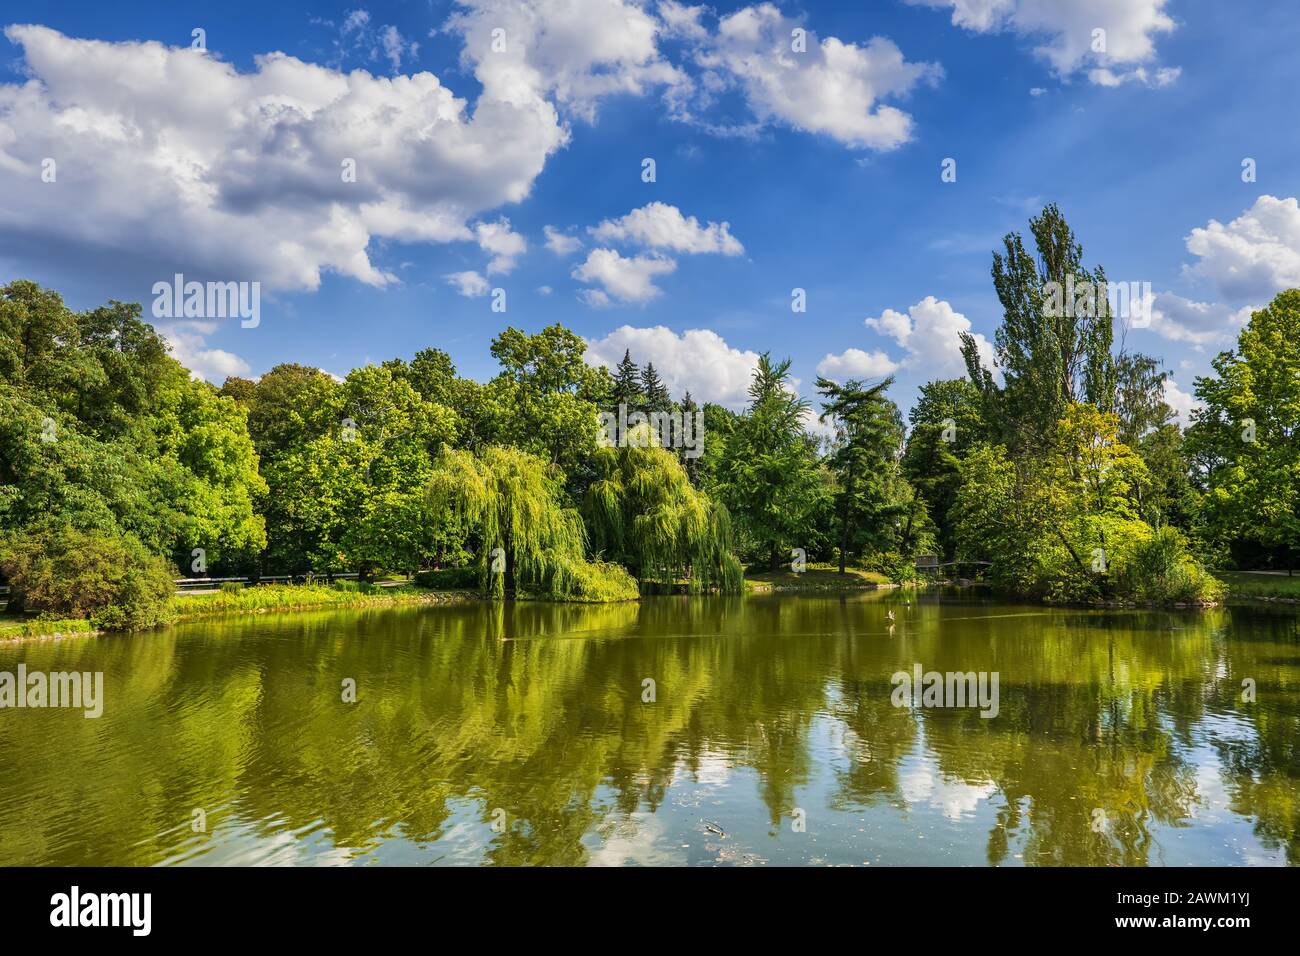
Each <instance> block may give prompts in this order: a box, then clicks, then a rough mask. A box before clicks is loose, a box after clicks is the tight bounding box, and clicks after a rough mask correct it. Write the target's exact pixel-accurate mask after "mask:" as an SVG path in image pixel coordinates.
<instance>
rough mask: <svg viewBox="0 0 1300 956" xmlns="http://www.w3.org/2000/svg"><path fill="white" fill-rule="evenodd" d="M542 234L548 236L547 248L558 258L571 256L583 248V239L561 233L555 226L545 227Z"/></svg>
mask: <svg viewBox="0 0 1300 956" xmlns="http://www.w3.org/2000/svg"><path fill="white" fill-rule="evenodd" d="M542 233H543V234H544V235H545V236H546V248H547V249H550V250H551V251H552V252H553V253H555V254H556V255H557V256H567V255H571V254H572V253H575V252H577V251H578V250H579V249H581V248H582V240H581V239H579V238H578V237H577V236H570V235H568V234H567V233H564V232H561V231H560V230H559V229H556V228H555V227H554V226H543V227H542Z"/></svg>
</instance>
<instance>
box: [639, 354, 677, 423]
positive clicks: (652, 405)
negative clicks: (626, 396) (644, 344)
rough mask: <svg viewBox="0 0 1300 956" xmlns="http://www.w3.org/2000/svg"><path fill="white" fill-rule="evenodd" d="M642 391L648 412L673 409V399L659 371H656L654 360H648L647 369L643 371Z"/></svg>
mask: <svg viewBox="0 0 1300 956" xmlns="http://www.w3.org/2000/svg"><path fill="white" fill-rule="evenodd" d="M641 392H642V394H643V395H644V396H645V410H646V411H647V412H670V411H672V409H673V400H672V398H670V397H669V395H668V388H667V386H665V385H664V383H663V381H662V380H661V379H660V378H659V373H658V372H656V371H655V366H654V362H647V363H646V366H645V371H643V372H642V373H641Z"/></svg>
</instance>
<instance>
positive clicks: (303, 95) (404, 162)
mask: <svg viewBox="0 0 1300 956" xmlns="http://www.w3.org/2000/svg"><path fill="white" fill-rule="evenodd" d="M5 35H6V36H7V37H8V38H9V40H10V41H12V42H13V43H16V44H17V45H19V46H20V47H21V48H22V53H23V60H24V65H25V69H26V72H27V75H28V77H29V79H28V80H27V81H26V82H23V83H18V84H15V83H8V84H3V85H0V173H2V175H0V233H4V234H7V235H9V236H15V235H17V236H21V237H22V242H21V244H18V243H17V242H16V241H14V240H10V241H8V242H5V241H4V240H0V243H4V244H3V245H0V255H8V256H9V257H10V258H14V259H16V260H19V261H21V260H23V259H24V258H25V257H28V256H30V257H33V258H39V257H42V256H45V255H47V254H48V253H47V250H48V249H50V248H57V249H59V250H60V254H61V255H62V256H63V257H64V261H65V264H70V265H75V263H68V261H67V260H68V259H70V258H77V257H79V259H80V261H81V262H84V263H86V265H87V267H88V268H91V267H95V266H96V264H97V263H99V262H101V261H102V260H104V259H105V254H106V252H107V251H110V250H111V251H112V252H113V255H114V257H115V258H114V260H113V261H114V262H115V263H118V262H121V261H124V260H128V261H129V264H130V265H131V266H133V267H134V269H135V274H134V275H133V276H132V281H136V282H139V283H140V284H141V285H142V286H144V285H146V284H147V283H149V282H150V281H151V280H152V279H153V278H157V277H159V276H168V275H170V274H172V273H173V272H184V273H185V274H186V275H187V277H191V276H192V277H193V278H195V279H200V280H202V279H209V278H211V279H222V280H230V279H237V280H258V281H261V282H262V284H263V285H264V286H265V287H267V288H269V289H290V290H300V289H315V288H317V286H318V285H319V283H320V278H321V273H322V272H323V271H333V272H337V273H339V274H342V275H345V276H349V277H351V278H354V279H357V280H359V281H361V282H364V283H368V284H370V285H376V286H381V285H385V284H387V283H390V282H393V281H395V278H394V276H393V275H392V274H391V273H389V272H388V271H386V270H385V269H383V268H382V267H380V266H378V265H376V264H375V262H374V261H373V260H372V258H371V254H372V247H371V240H372V239H373V238H376V237H378V238H393V239H402V240H419V241H436V242H448V241H453V240H462V241H468V240H472V239H473V238H474V235H473V233H472V232H471V231H470V229H469V228H468V226H467V222H468V221H469V219H470V218H471V217H473V216H474V215H475V214H477V213H480V212H482V211H484V210H487V209H491V208H494V207H497V206H499V205H502V204H504V203H507V202H516V201H519V200H521V199H523V198H524V197H526V196H527V194H528V192H529V190H530V188H531V186H532V182H533V180H534V179H535V177H536V176H537V175H538V173H540V172H541V170H542V167H543V165H544V164H545V162H546V159H547V157H548V156H549V155H550V154H551V153H553V152H554V151H555V150H556V149H558V148H560V146H562V145H563V144H564V143H565V142H566V141H567V135H568V134H567V132H566V130H565V129H564V127H563V125H562V124H561V123H560V121H559V119H558V117H557V115H556V112H555V109H554V107H552V106H551V105H550V103H548V102H547V101H546V100H545V99H543V98H541V97H540V96H537V95H525V93H523V92H520V91H513V92H511V93H510V94H509V95H503V94H502V93H501V91H499V90H496V89H494V88H488V87H486V86H485V89H484V91H483V93H482V94H481V95H480V96H479V97H478V99H477V101H476V102H475V103H474V104H473V106H472V107H471V106H470V104H469V103H467V102H466V100H464V99H460V98H458V97H456V96H455V95H454V94H453V93H452V91H451V90H449V89H448V88H447V87H446V86H444V85H443V84H442V83H441V82H440V81H439V79H438V78H437V77H436V76H434V75H433V74H431V73H417V74H415V75H413V76H395V77H391V78H388V77H380V76H373V75H371V74H370V73H368V72H366V71H364V70H353V71H351V72H348V73H342V72H339V71H337V70H334V69H330V68H327V67H322V66H318V65H314V64H310V63H305V62H303V61H301V60H298V59H295V58H294V57H291V56H287V55H285V54H283V53H268V54H265V55H263V56H259V57H257V58H256V59H255V63H256V67H255V69H254V70H252V71H251V72H240V71H239V70H237V69H235V68H234V67H233V66H231V65H230V64H228V63H223V62H221V61H220V60H219V59H217V58H216V56H215V55H212V54H205V53H203V52H201V51H197V50H193V49H190V48H188V47H184V48H175V47H167V46H164V45H163V44H161V43H157V42H152V41H150V42H143V43H137V42H120V43H117V42H104V41H97V40H78V39H73V38H70V37H67V36H64V35H63V34H61V33H59V32H57V31H55V30H51V29H48V28H46V27H41V26H21V25H19V26H10V27H8V28H7V29H6V30H5ZM46 158H52V159H54V160H55V162H56V164H57V179H56V181H55V182H52V183H43V182H42V181H41V179H40V173H41V170H42V162H43V160H44V159H46ZM350 168H354V169H355V177H354V178H355V181H348V179H349V178H350V175H349V169H350ZM115 268H116V266H115Z"/></svg>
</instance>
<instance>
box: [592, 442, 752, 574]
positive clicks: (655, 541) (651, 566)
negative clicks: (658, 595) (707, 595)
mask: <svg viewBox="0 0 1300 956" xmlns="http://www.w3.org/2000/svg"><path fill="white" fill-rule="evenodd" d="M595 473H596V480H595V481H594V482H593V483H592V485H591V487H590V488H589V489H588V491H587V497H586V501H585V504H584V511H585V514H586V517H587V521H588V524H589V526H590V528H591V534H592V538H593V542H594V544H595V547H596V550H597V551H598V552H599V553H603V554H605V555H607V556H608V557H610V558H612V559H613V560H615V561H618V562H620V563H622V564H624V565H626V566H627V568H628V569H629V570H630V571H631V573H632V574H633V576H634V577H636V578H638V579H639V580H640V581H641V582H642V583H643V584H644V583H650V582H653V583H656V584H658V585H660V586H661V587H664V588H671V586H672V585H673V584H674V583H675V582H677V581H680V580H685V581H686V583H687V586H688V588H689V589H690V590H691V591H692V592H698V591H712V590H717V591H723V592H739V591H740V590H741V589H742V588H743V583H742V579H743V573H742V571H741V567H740V563H739V562H738V561H737V560H736V558H735V556H734V555H733V554H732V553H731V520H730V517H729V516H728V514H727V510H726V508H725V507H723V506H722V505H720V504H717V503H715V502H714V501H713V500H712V499H710V498H709V496H708V495H707V494H705V493H704V492H702V491H698V490H697V489H695V488H693V487H692V486H691V483H690V480H689V479H688V478H687V477H686V471H685V469H683V468H682V466H681V464H680V463H679V462H678V461H677V459H676V457H674V456H673V455H672V453H670V452H669V451H667V450H666V449H663V448H659V447H657V446H656V445H655V444H654V443H653V436H652V434H651V432H650V429H649V428H648V426H645V425H640V426H637V427H636V428H634V429H631V430H630V432H629V440H628V445H627V446H626V447H619V448H601V449H599V450H598V451H597V452H596V464H595Z"/></svg>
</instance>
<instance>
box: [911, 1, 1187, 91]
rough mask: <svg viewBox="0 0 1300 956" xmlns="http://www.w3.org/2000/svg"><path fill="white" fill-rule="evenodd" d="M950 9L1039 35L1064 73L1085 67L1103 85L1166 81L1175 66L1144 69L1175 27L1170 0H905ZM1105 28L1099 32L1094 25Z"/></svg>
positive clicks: (983, 26)
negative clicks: (1161, 40) (1161, 39)
mask: <svg viewBox="0 0 1300 956" xmlns="http://www.w3.org/2000/svg"><path fill="white" fill-rule="evenodd" d="M908 2H909V3H912V4H915V5H917V6H927V7H936V8H939V9H944V10H951V11H952V22H953V24H954V25H955V26H959V27H962V28H963V29H966V30H970V31H971V32H973V33H991V32H997V31H1003V30H1009V31H1011V32H1013V33H1015V34H1017V35H1019V36H1022V37H1026V38H1030V39H1031V40H1036V41H1038V45H1037V46H1035V47H1034V54H1035V55H1036V56H1038V57H1040V58H1041V59H1043V60H1045V61H1046V62H1047V63H1048V64H1049V65H1050V67H1051V68H1052V70H1053V72H1055V73H1056V75H1057V76H1060V77H1061V78H1063V79H1068V78H1069V77H1070V76H1072V75H1073V74H1075V73H1077V72H1080V71H1086V72H1087V75H1088V79H1089V80H1090V81H1091V82H1093V83H1096V84H1099V85H1101V86H1118V85H1119V84H1120V83H1124V82H1138V83H1146V84H1148V85H1152V86H1167V85H1168V84H1170V83H1172V82H1173V81H1174V80H1176V79H1177V78H1178V73H1179V71H1178V69H1177V68H1176V67H1164V68H1156V69H1153V70H1148V69H1147V67H1146V66H1145V65H1144V64H1149V63H1150V62H1151V61H1152V60H1154V59H1155V58H1156V37H1158V36H1159V35H1161V34H1164V33H1169V32H1170V31H1172V30H1173V29H1174V21H1173V18H1172V17H1170V16H1169V14H1168V13H1166V12H1165V7H1167V6H1168V4H1169V0H908ZM1098 30H1100V31H1103V32H1102V34H1100V35H1099V34H1097V33H1096V31H1098Z"/></svg>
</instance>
